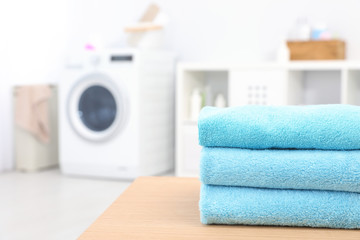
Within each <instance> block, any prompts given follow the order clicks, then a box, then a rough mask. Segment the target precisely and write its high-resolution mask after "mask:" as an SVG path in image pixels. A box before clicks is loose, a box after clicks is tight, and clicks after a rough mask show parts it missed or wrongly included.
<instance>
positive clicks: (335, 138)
mask: <svg viewBox="0 0 360 240" xmlns="http://www.w3.org/2000/svg"><path fill="white" fill-rule="evenodd" d="M198 127H199V142H200V145H202V146H208V147H239V148H252V149H265V148H299V149H314V148H315V149H335V150H348V149H360V107H358V106H351V105H314V106H243V107H231V108H225V109H219V108H214V107H205V108H204V109H203V110H202V111H201V112H200V116H199V120H198Z"/></svg>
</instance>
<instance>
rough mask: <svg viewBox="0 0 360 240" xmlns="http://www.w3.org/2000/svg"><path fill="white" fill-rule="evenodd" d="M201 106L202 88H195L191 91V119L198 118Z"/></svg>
mask: <svg viewBox="0 0 360 240" xmlns="http://www.w3.org/2000/svg"><path fill="white" fill-rule="evenodd" d="M201 106H202V96H201V93H200V90H199V89H198V88H195V89H194V90H193V91H192V93H191V103H190V119H191V120H192V121H197V120H198V117H199V112H200V110H201Z"/></svg>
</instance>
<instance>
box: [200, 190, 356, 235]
mask: <svg viewBox="0 0 360 240" xmlns="http://www.w3.org/2000/svg"><path fill="white" fill-rule="evenodd" d="M200 195H201V199H200V213H201V222H202V223H203V224H246V225H279V226H309V227H328V228H349V229H354V228H360V194H358V193H351V192H337V191H318V190H288V189H266V188H249V187H231V186H215V185H207V184H203V185H202V187H201V194H200Z"/></svg>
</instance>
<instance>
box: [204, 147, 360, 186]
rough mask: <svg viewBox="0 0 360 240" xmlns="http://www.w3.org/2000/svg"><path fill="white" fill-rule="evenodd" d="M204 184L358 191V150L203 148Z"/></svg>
mask: <svg viewBox="0 0 360 240" xmlns="http://www.w3.org/2000/svg"><path fill="white" fill-rule="evenodd" d="M200 179H201V182H203V183H205V184H213V185H225V186H244V187H263V188H291V189H317V190H335V191H348V192H360V151H359V150H353V151H324V150H274V149H272V150H250V149H241V148H216V147H204V148H203V150H202V153H201V163H200Z"/></svg>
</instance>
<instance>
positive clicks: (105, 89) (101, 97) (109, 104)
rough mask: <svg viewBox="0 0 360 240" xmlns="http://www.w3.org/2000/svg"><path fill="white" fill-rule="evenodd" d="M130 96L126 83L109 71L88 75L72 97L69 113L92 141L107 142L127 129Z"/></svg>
mask: <svg viewBox="0 0 360 240" xmlns="http://www.w3.org/2000/svg"><path fill="white" fill-rule="evenodd" d="M127 101H128V98H127V96H126V90H125V88H124V86H123V85H121V83H120V82H119V79H116V84H115V82H114V81H113V80H112V79H111V78H110V77H109V76H107V75H106V74H102V73H94V74H89V75H86V76H84V77H83V78H82V79H80V80H79V81H78V83H77V84H76V85H75V86H74V88H73V90H72V91H71V93H70V96H69V102H68V112H69V113H68V115H69V121H70V123H71V125H72V127H73V128H74V130H75V131H76V132H77V133H78V134H79V135H80V136H81V137H83V138H85V139H87V140H89V141H106V140H108V139H110V138H111V137H113V136H114V135H115V134H118V132H119V131H120V130H121V129H123V128H124V126H125V124H126V121H127V116H128V107H127V105H128V102H127Z"/></svg>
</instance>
